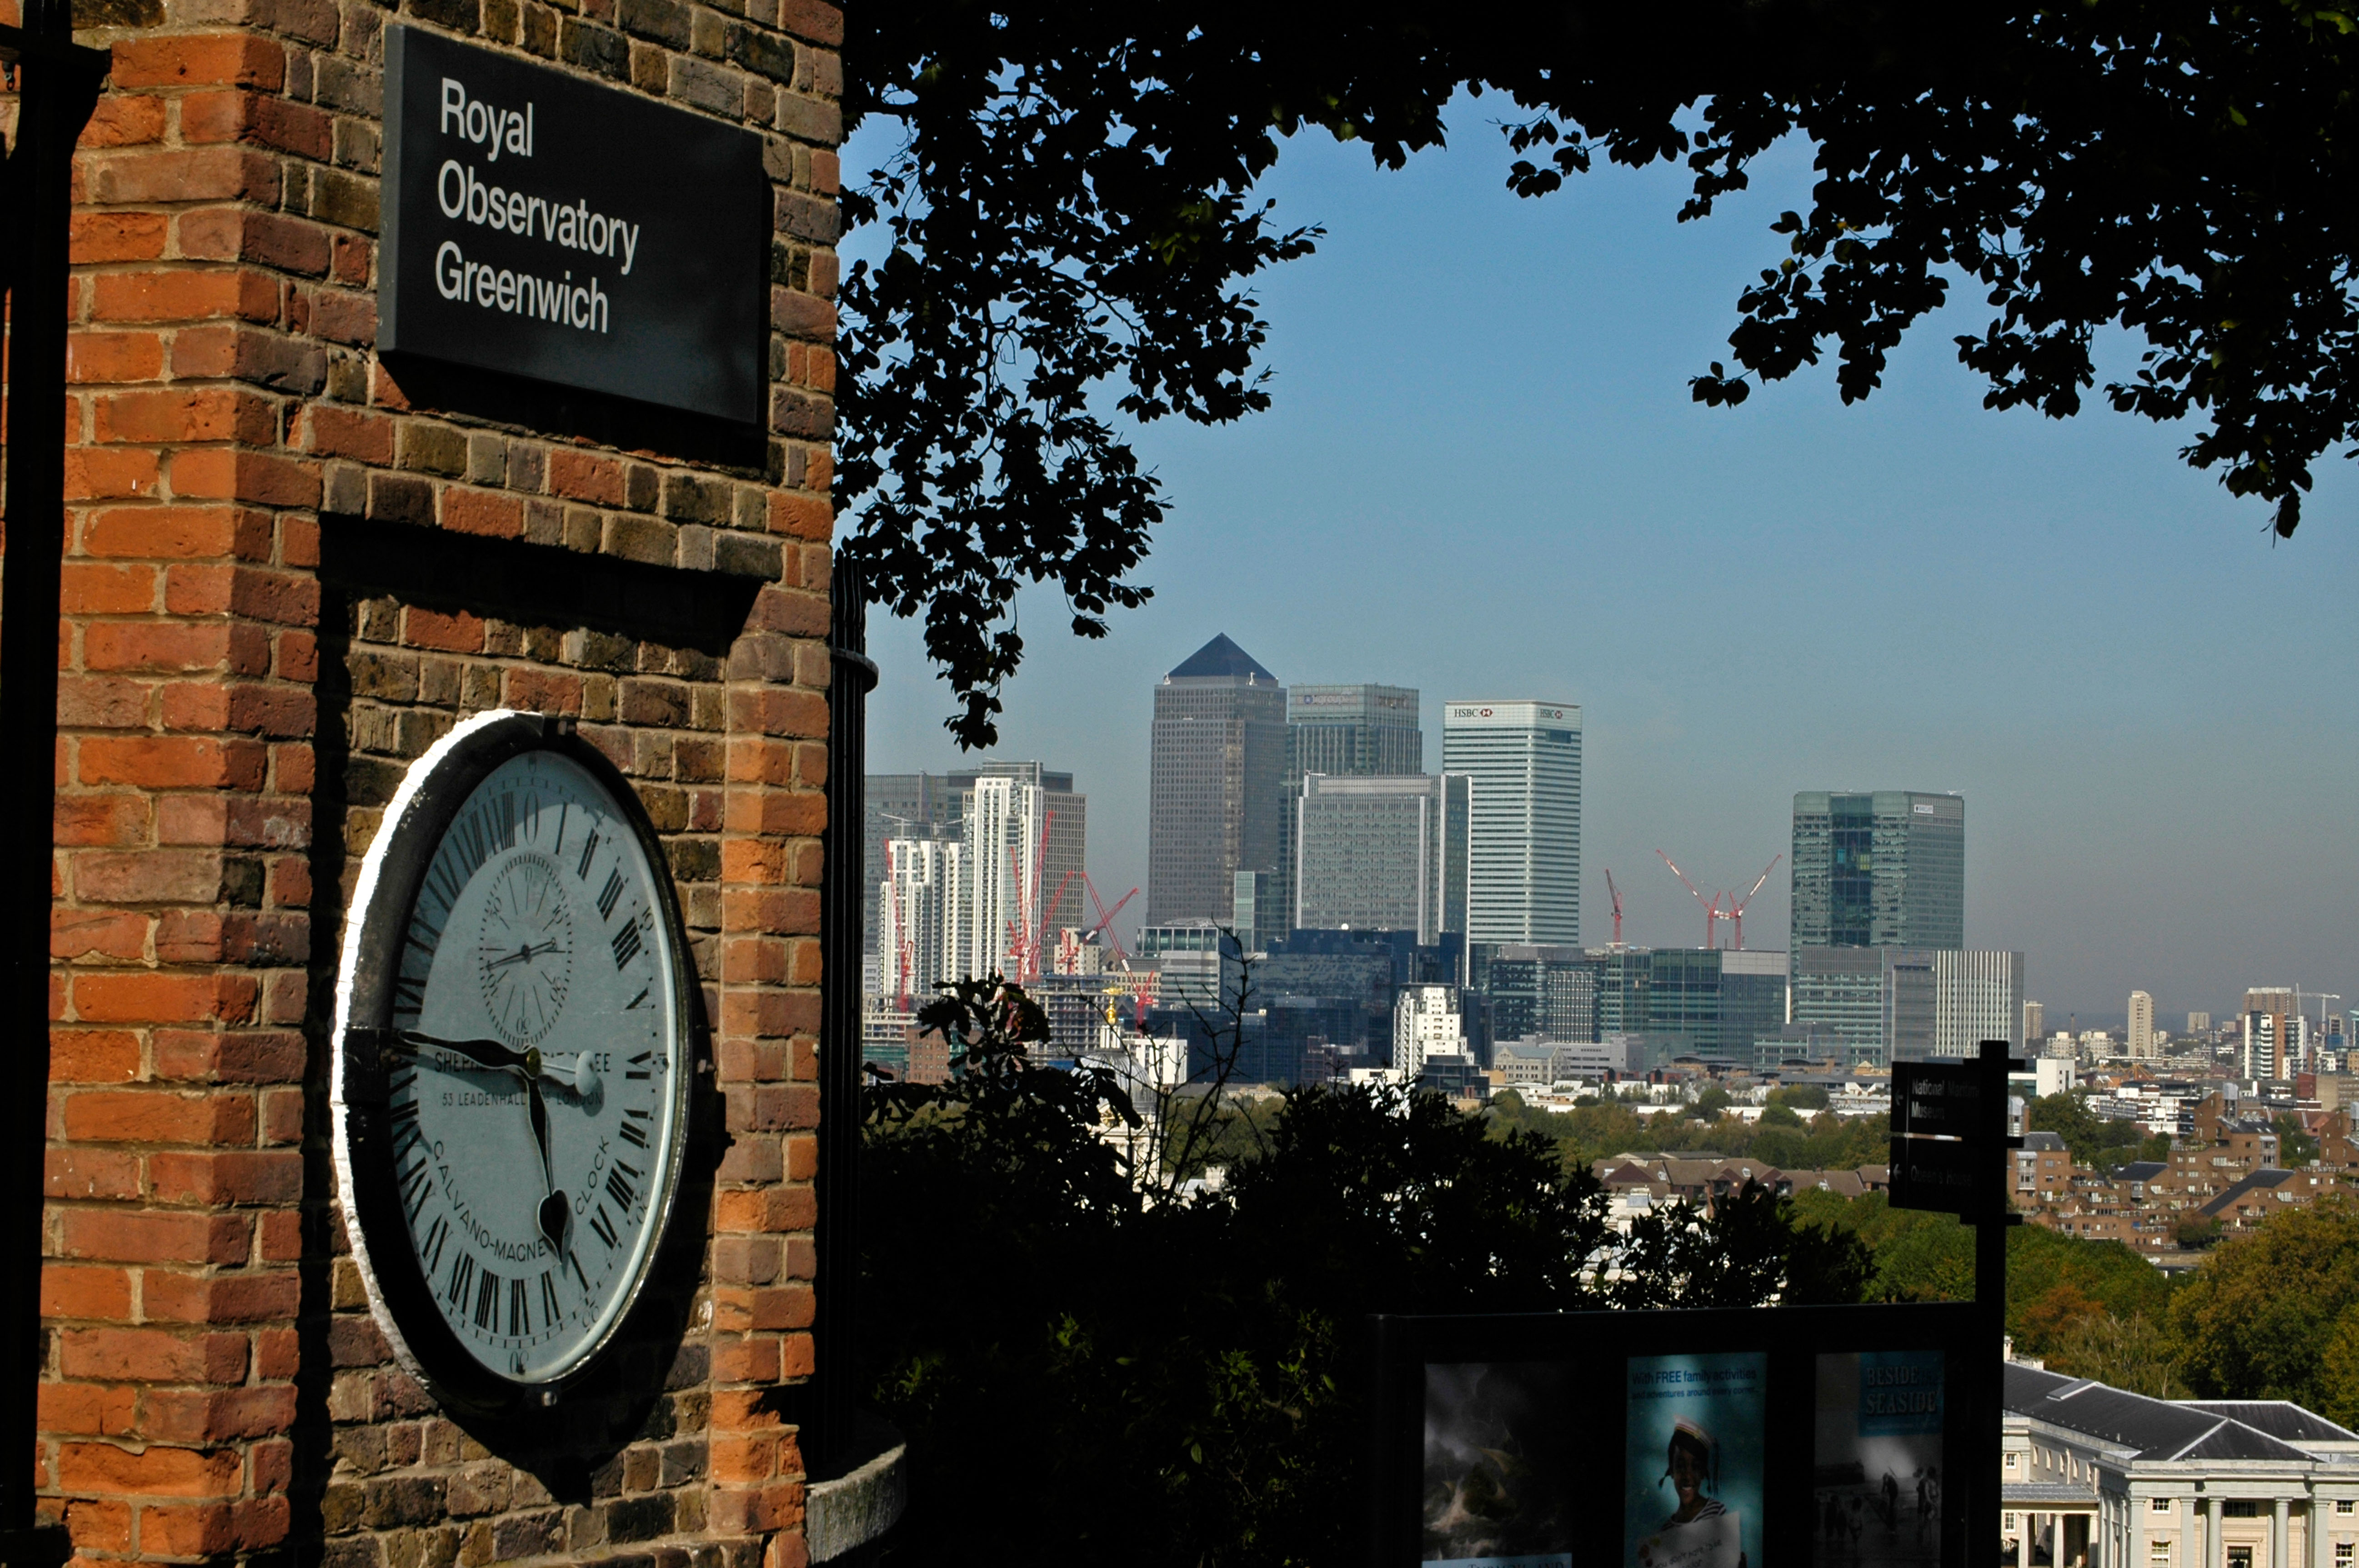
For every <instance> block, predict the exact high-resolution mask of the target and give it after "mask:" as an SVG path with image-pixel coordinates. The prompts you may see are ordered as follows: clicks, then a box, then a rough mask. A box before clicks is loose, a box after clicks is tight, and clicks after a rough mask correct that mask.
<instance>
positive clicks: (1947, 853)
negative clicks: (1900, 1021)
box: [1793, 790, 2012, 1027]
mask: <svg viewBox="0 0 2359 1568" xmlns="http://www.w3.org/2000/svg"><path fill="white" fill-rule="evenodd" d="M1793 867H1794V881H1793V893H1794V897H1793V946H1794V948H1795V950H1796V951H1798V952H1799V950H1801V949H1802V948H1804V947H1950V948H1958V947H1963V946H1965V945H1966V803H1965V801H1964V799H1963V798H1962V796H1959V795H1928V794H1924V793H1922V792H1920V791H1916V790H1876V791H1874V792H1872V793H1871V792H1866V791H1861V792H1856V793H1839V792H1829V791H1824V790H1818V791H1809V790H1806V791H1803V792H1802V793H1800V794H1799V795H1795V796H1794V854H1793ZM2011 1027H2012V1026H2011Z"/></svg>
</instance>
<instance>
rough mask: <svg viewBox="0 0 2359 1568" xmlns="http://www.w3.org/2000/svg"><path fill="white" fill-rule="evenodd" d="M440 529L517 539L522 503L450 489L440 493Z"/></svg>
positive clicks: (488, 493) (513, 498) (493, 494)
mask: <svg viewBox="0 0 2359 1568" xmlns="http://www.w3.org/2000/svg"><path fill="white" fill-rule="evenodd" d="M442 526H444V527H445V528H448V529H450V530H451V532H453V533H457V534H475V535H483V536H484V537H486V538H494V539H516V538H521V537H522V536H523V535H524V503H523V501H522V500H520V499H519V498H517V497H516V496H513V495H502V494H499V493H498V492H495V491H486V490H463V489H461V488H460V487H459V486H457V485H451V486H448V487H447V488H445V489H444V490H443V492H442Z"/></svg>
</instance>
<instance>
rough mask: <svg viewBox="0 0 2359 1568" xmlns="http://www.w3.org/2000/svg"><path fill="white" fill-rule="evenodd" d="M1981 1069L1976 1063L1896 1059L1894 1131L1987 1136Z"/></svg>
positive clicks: (1930, 1134) (1893, 1089) (1897, 1134)
mask: <svg viewBox="0 0 2359 1568" xmlns="http://www.w3.org/2000/svg"><path fill="white" fill-rule="evenodd" d="M1981 1077H1982V1069H1981V1068H1980V1067H1978V1066H1976V1065H1973V1063H1970V1062H1961V1063H1958V1064H1956V1065H1951V1064H1950V1063H1946V1062H1940V1063H1936V1062H1895V1063H1894V1064H1893V1065H1892V1130H1893V1132H1894V1134H1895V1135H1896V1136H1903V1137H1905V1136H1908V1135H1910V1134H1919V1135H1926V1136H1938V1137H1943V1138H1979V1137H1986V1136H1988V1134H1989V1132H1990V1129H1989V1128H1988V1127H1986V1126H1984V1116H1985V1114H1986V1113H1985V1111H1984V1107H1983V1087H1982V1084H1981V1082H1980V1079H1981Z"/></svg>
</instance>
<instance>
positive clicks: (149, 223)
mask: <svg viewBox="0 0 2359 1568" xmlns="http://www.w3.org/2000/svg"><path fill="white" fill-rule="evenodd" d="M167 228H168V224H167V222H166V221H165V218H164V215H163V214H162V213H161V212H77V213H75V214H74V215H73V223H72V227H71V231H70V238H69V240H68V244H69V247H70V249H69V254H70V255H71V257H72V260H73V262H74V265H77V266H85V265H94V264H96V263H99V262H126V261H154V260H156V259H157V258H158V256H161V255H162V254H164V234H165V231H166V229H167Z"/></svg>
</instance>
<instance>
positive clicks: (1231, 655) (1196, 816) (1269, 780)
mask: <svg viewBox="0 0 2359 1568" xmlns="http://www.w3.org/2000/svg"><path fill="white" fill-rule="evenodd" d="M1285 778H1286V688H1285V687H1282V686H1280V685H1278V684H1277V676H1274V675H1272V674H1270V673H1269V672H1268V671H1267V670H1266V669H1264V668H1262V666H1261V665H1260V664H1259V663H1258V662H1257V661H1256V659H1255V658H1254V656H1253V655H1252V654H1248V653H1246V652H1245V650H1244V649H1243V648H1240V647H1238V646H1237V645H1236V644H1235V643H1233V642H1231V641H1229V639H1228V638H1227V637H1226V636H1225V635H1223V636H1219V637H1215V638H1213V639H1212V641H1211V642H1209V643H1205V644H1204V645H1203V646H1202V647H1201V648H1199V649H1197V650H1196V651H1195V652H1194V653H1193V654H1190V655H1189V656H1188V658H1187V660H1186V661H1185V662H1184V663H1182V664H1180V665H1179V666H1178V667H1177V668H1175V669H1174V670H1172V672H1171V673H1170V674H1169V675H1167V676H1164V677H1163V679H1162V682H1161V683H1160V684H1159V685H1158V686H1157V687H1156V688H1155V729H1154V735H1153V740H1152V746H1151V750H1150V752H1149V756H1148V782H1147V924H1148V925H1173V924H1176V923H1178V922H1180V921H1186V920H1213V921H1220V922H1223V923H1225V922H1226V921H1228V920H1229V919H1230V918H1231V917H1232V915H1233V914H1234V910H1235V901H1236V874H1237V873H1238V872H1239V871H1275V870H1277V856H1278V815H1279V811H1280V809H1281V806H1282V805H1283V799H1282V795H1283V789H1284V784H1285Z"/></svg>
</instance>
